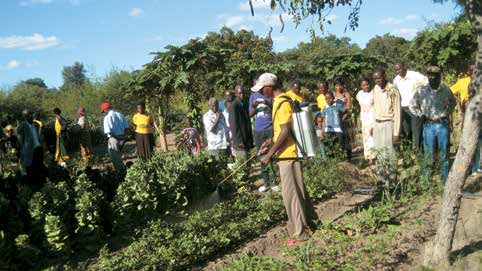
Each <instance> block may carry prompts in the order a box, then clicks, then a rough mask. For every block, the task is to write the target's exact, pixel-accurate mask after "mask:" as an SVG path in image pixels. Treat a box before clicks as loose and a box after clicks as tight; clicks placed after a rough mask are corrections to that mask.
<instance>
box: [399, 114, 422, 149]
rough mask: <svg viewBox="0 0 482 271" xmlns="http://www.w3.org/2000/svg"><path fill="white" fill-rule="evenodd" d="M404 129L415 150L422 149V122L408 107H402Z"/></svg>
mask: <svg viewBox="0 0 482 271" xmlns="http://www.w3.org/2000/svg"><path fill="white" fill-rule="evenodd" d="M402 129H403V134H404V136H405V138H407V139H408V140H410V141H411V142H412V146H413V147H414V148H415V149H418V150H421V149H422V131H423V123H422V120H421V119H420V118H419V117H417V116H415V115H414V114H412V113H411V112H410V110H409V109H408V107H402Z"/></svg>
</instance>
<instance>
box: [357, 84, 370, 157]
mask: <svg viewBox="0 0 482 271" xmlns="http://www.w3.org/2000/svg"><path fill="white" fill-rule="evenodd" d="M360 88H361V90H360V91H359V92H358V93H357V95H356V100H357V101H358V103H359V104H360V120H361V124H362V137H363V154H364V156H365V160H367V161H371V159H373V155H372V150H371V149H372V148H373V125H374V123H375V115H374V112H373V92H372V89H371V83H370V79H369V78H367V77H364V78H362V80H361V82H360Z"/></svg>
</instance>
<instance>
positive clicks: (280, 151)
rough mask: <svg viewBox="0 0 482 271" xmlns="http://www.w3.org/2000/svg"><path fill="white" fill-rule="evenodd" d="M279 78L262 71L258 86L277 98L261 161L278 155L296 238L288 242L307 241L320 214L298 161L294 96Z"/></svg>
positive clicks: (287, 206)
mask: <svg viewBox="0 0 482 271" xmlns="http://www.w3.org/2000/svg"><path fill="white" fill-rule="evenodd" d="M276 81H277V78H276V76H275V75H274V74H270V73H265V74H262V75H261V76H260V78H259V80H258V83H257V85H256V86H255V88H259V89H264V88H269V89H270V92H271V93H272V96H273V97H274V102H273V115H272V118H273V138H272V139H270V140H267V141H265V142H264V143H263V145H262V146H261V150H260V152H259V154H265V155H264V156H262V157H261V159H260V160H261V163H262V164H267V163H269V162H270V160H271V159H272V158H273V157H275V159H276V160H278V166H279V172H280V178H281V193H282V196H283V203H284V205H285V209H286V213H287V214H288V232H289V234H290V236H291V237H292V238H293V239H294V240H289V241H288V245H290V244H292V243H293V242H296V241H306V240H307V239H308V238H309V234H310V230H313V229H315V227H316V225H315V220H316V219H317V215H316V213H315V210H314V208H313V205H312V204H311V201H310V198H309V196H308V193H307V192H306V188H305V185H304V182H303V172H302V170H301V163H300V161H297V160H296V159H297V157H298V154H297V148H296V143H295V138H294V135H293V133H292V131H291V124H292V114H293V107H292V105H291V103H290V102H289V100H290V98H289V97H288V96H287V95H286V94H285V93H284V92H283V91H282V90H281V88H279V87H277V82H276Z"/></svg>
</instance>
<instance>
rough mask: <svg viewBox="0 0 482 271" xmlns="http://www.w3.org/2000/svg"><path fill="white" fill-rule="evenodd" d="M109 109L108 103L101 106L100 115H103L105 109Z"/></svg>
mask: <svg viewBox="0 0 482 271" xmlns="http://www.w3.org/2000/svg"><path fill="white" fill-rule="evenodd" d="M109 108H110V103H103V104H102V105H101V106H100V113H104V111H105V110H106V109H109Z"/></svg>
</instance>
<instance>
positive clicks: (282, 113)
mask: <svg viewBox="0 0 482 271" xmlns="http://www.w3.org/2000/svg"><path fill="white" fill-rule="evenodd" d="M282 96H284V95H278V96H277V97H275V98H274V102H273V140H274V142H276V140H278V137H279V134H280V132H281V125H282V124H286V123H291V114H292V113H293V109H292V108H291V104H290V103H289V102H283V101H285V100H286V97H284V98H283V97H282ZM281 102H283V103H282V104H281V106H280V103H281ZM278 107H279V108H278ZM277 157H278V158H297V157H298V153H297V151H296V143H295V141H294V139H293V138H292V137H290V138H288V139H287V140H286V141H285V143H284V145H283V147H281V149H280V150H279V151H278V153H277Z"/></svg>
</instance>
